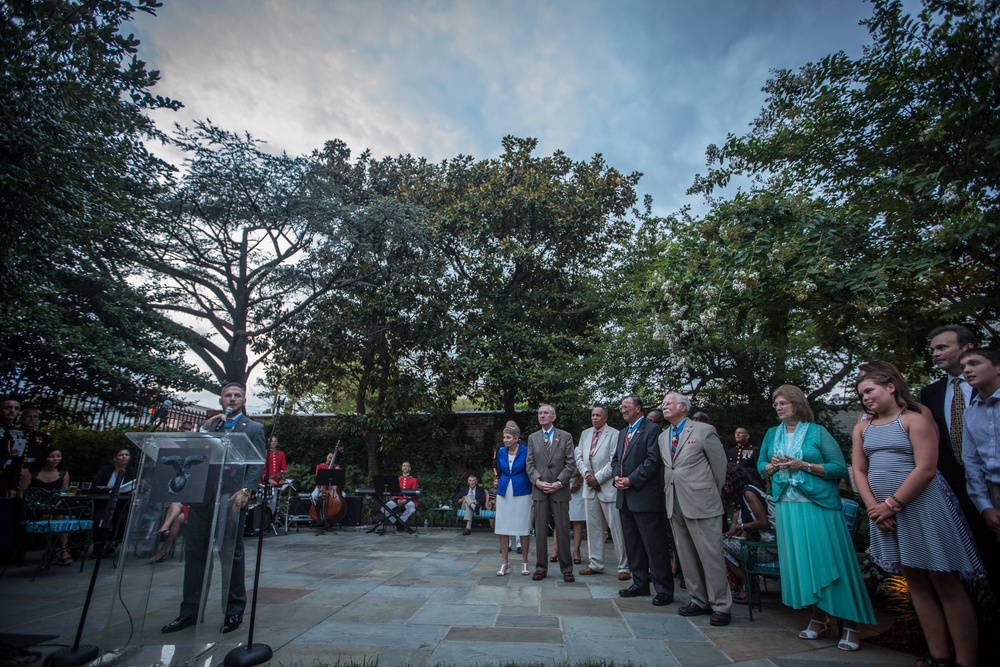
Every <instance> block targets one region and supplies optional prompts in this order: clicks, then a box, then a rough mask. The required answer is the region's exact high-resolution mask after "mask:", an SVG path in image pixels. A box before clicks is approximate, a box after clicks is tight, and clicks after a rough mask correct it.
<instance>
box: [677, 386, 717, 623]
mask: <svg viewBox="0 0 1000 667" xmlns="http://www.w3.org/2000/svg"><path fill="white" fill-rule="evenodd" d="M690 409H691V399H689V398H688V397H687V396H682V395H680V394H677V393H669V394H667V395H666V397H664V399H663V416H664V417H666V419H667V421H668V422H669V423H670V428H669V429H668V430H666V431H664V432H663V433H662V434H661V435H660V440H659V445H660V458H662V459H663V487H664V494H665V496H666V504H667V516H668V517H669V518H670V527H671V529H672V530H673V533H674V543H675V544H676V546H677V555H678V556H679V557H680V560H681V567H682V568H683V569H684V579H685V581H686V582H687V589H688V593H690V594H691V602H689V603H688V604H686V605H684V606H683V607H681V608H680V609H678V610H677V613H678V614H680V615H681V616H697V615H699V614H711V618H710V619H709V623H711V624H712V625H716V626H720V625H729V623H730V622H731V621H732V614H731V613H730V610H731V609H732V606H733V596H732V593H731V592H730V590H729V583H728V582H727V581H726V563H725V555H724V553H723V551H722V514H723V512H724V510H723V507H722V485H723V484H724V483H725V481H726V451H725V449H723V447H722V441H721V440H719V434H718V433H716V431H715V427H714V426H711V425H709V424H703V423H701V422H696V421H694V420H693V419H688V412H689V411H690Z"/></svg>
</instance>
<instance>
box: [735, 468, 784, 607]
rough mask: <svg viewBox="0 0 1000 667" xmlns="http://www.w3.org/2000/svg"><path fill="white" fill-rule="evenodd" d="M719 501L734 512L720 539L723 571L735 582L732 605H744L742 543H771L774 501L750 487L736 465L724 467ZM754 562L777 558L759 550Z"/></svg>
mask: <svg viewBox="0 0 1000 667" xmlns="http://www.w3.org/2000/svg"><path fill="white" fill-rule="evenodd" d="M722 499H723V502H725V503H726V505H727V506H734V507H735V508H736V510H735V512H734V513H733V521H732V523H731V524H730V528H729V530H728V531H727V532H726V533H725V535H724V536H723V538H722V548H723V550H724V551H725V558H726V569H727V571H728V574H729V576H730V579H731V580H735V582H736V584H735V586H734V588H735V589H736V590H735V591H733V602H736V603H738V604H746V603H747V602H748V599H749V598H748V596H747V591H746V584H745V580H746V577H745V575H744V573H743V569H742V568H741V567H740V555H741V551H742V542H743V540H746V539H749V540H753V541H755V542H774V540H775V533H774V501H773V500H771V498H770V496H768V495H767V494H766V493H764V491H763V490H762V489H761V488H760V487H758V486H757V485H755V484H754V483H753V481H752V480H751V479H750V475H749V474H748V473H747V469H746V468H744V467H743V466H741V465H740V464H739V463H736V462H730V463H728V464H727V465H726V482H725V484H724V485H723V486H722ZM757 558H758V560H759V561H760V562H762V563H770V562H773V561H775V560H776V559H777V555H776V554H775V553H774V552H773V551H771V550H770V549H760V550H759V551H757Z"/></svg>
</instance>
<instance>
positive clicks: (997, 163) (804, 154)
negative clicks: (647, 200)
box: [693, 0, 1000, 338]
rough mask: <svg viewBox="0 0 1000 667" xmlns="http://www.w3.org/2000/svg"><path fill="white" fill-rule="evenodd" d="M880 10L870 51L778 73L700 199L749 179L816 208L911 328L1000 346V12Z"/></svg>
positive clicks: (949, 0) (961, 7)
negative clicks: (818, 203) (862, 256)
mask: <svg viewBox="0 0 1000 667" xmlns="http://www.w3.org/2000/svg"><path fill="white" fill-rule="evenodd" d="M873 5H874V12H873V16H872V18H871V19H869V20H868V21H866V25H867V27H868V29H869V32H870V33H871V36H872V40H873V43H872V44H871V46H869V47H868V48H866V49H865V51H864V54H863V55H862V56H861V57H860V58H858V59H857V60H852V59H850V58H848V57H847V56H846V55H844V54H843V53H837V54H833V55H830V56H828V57H826V58H823V59H822V60H821V61H820V62H818V63H810V64H808V65H805V66H804V67H802V68H800V69H799V70H798V71H797V72H792V71H789V70H780V71H777V72H775V75H774V78H772V79H771V80H770V81H769V82H768V83H767V85H766V87H765V89H764V90H765V92H766V93H767V94H768V99H767V102H766V104H765V107H764V109H763V110H762V112H761V114H760V116H759V117H758V118H757V120H756V122H755V123H754V126H753V129H752V130H751V132H750V133H749V134H747V135H745V136H742V137H736V136H730V137H729V138H728V139H727V141H726V143H725V145H724V146H723V147H721V148H716V147H714V146H713V147H710V149H709V166H710V168H711V170H710V172H709V174H708V175H707V176H706V177H703V178H702V177H699V179H698V180H697V182H696V184H695V187H694V188H693V191H696V192H703V193H706V194H710V193H712V192H713V191H714V190H715V188H717V187H719V186H722V185H725V184H727V183H729V182H730V180H731V179H732V178H733V177H734V176H747V177H750V178H751V179H752V184H751V188H752V189H753V190H754V191H767V192H769V193H771V194H772V195H773V196H774V197H777V198H781V199H788V198H796V197H797V196H804V197H806V198H810V199H812V198H818V199H820V200H822V201H824V202H826V203H827V206H829V207H830V208H832V209H836V210H837V211H838V212H837V214H836V216H835V217H834V218H833V219H832V220H831V222H832V223H833V224H834V225H837V226H841V225H843V226H845V231H847V229H848V228H849V227H853V228H854V229H855V230H856V231H857V233H858V238H862V239H865V240H866V242H867V243H868V247H867V249H868V250H869V251H870V252H869V253H868V255H869V257H870V258H872V260H873V261H876V263H877V266H878V267H879V268H881V269H882V271H881V273H882V278H883V279H882V280H881V281H879V280H876V281H873V282H872V283H871V284H870V285H867V290H868V291H869V292H870V293H872V294H875V293H877V292H880V291H882V290H891V293H892V294H893V295H895V296H906V297H908V298H910V299H912V300H915V301H919V302H920V303H921V304H922V306H923V308H924V309H925V310H926V311H929V312H923V311H919V310H918V311H917V312H914V313H913V314H912V316H911V317H910V318H909V319H910V320H911V322H912V324H914V325H920V326H921V327H923V325H925V324H929V323H930V322H935V323H937V322H940V321H941V320H948V319H961V320H972V321H974V322H975V323H976V324H977V325H978V326H979V327H981V328H982V329H984V330H986V331H988V332H989V333H990V334H991V335H992V336H993V337H994V338H996V337H997V336H998V333H1000V332H998V321H1000V289H998V288H1000V271H998V269H1000V265H998V263H997V257H998V256H1000V252H998V251H1000V206H998V204H1000V200H998V197H1000V187H998V186H1000V141H998V140H997V138H996V137H997V136H998V131H1000V79H998V77H997V55H996V44H997V42H998V38H1000V2H998V1H997V0H924V2H923V11H921V12H920V13H919V15H918V16H916V17H912V16H910V15H908V14H906V13H905V12H904V10H903V7H902V3H900V2H897V1H893V0H875V2H873ZM831 231H832V230H831ZM860 288H861V286H858V289H859V290H860Z"/></svg>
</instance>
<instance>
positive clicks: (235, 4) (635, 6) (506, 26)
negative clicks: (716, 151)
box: [131, 0, 909, 412]
mask: <svg viewBox="0 0 1000 667" xmlns="http://www.w3.org/2000/svg"><path fill="white" fill-rule="evenodd" d="M907 4H909V3H907ZM870 15H871V6H870V5H869V4H868V3H867V2H864V1H863V0H575V1H572V0H549V1H546V0H533V1H527V0H523V1H522V0H490V1H481V0H464V1H463V0H423V1H417V0H325V1H323V0H294V1H293V0H211V1H210V2H204V1H203V0H164V5H163V7H161V8H160V9H159V10H158V11H157V16H155V17H149V16H145V15H141V16H140V17H139V18H137V19H136V21H135V23H134V24H133V25H132V26H131V28H132V30H134V32H135V34H136V37H138V38H139V40H140V46H139V57H140V58H141V59H143V60H145V61H146V63H147V65H148V67H149V68H150V69H157V70H159V71H160V72H161V76H162V78H161V81H160V83H159V84H158V85H157V86H156V87H155V89H154V92H155V93H157V94H159V95H164V96H169V97H172V98H175V99H178V100H180V101H181V102H182V103H183V104H184V108H183V109H181V110H180V111H179V112H176V113H173V112H169V111H158V112H155V114H156V115H155V116H154V118H155V119H156V121H157V123H158V124H159V125H160V126H161V127H162V128H164V129H167V130H169V129H171V128H172V127H173V125H174V123H179V124H181V125H184V126H191V124H192V122H193V121H194V120H195V119H202V120H203V119H211V120H212V121H213V122H214V123H216V124H217V125H219V126H221V127H223V128H224V129H227V130H231V131H238V132H244V131H245V132H249V133H251V134H252V135H253V136H255V137H257V138H259V139H263V140H265V141H266V142H267V147H268V149H269V150H272V151H274V152H281V151H285V152H288V153H289V154H292V155H299V154H306V153H310V152H312V151H313V150H317V149H320V148H322V146H323V144H324V143H325V142H326V141H328V140H331V139H334V138H339V139H342V140H343V141H345V142H346V143H347V145H348V146H349V147H350V148H351V149H352V152H353V154H354V155H357V154H359V153H360V152H362V151H363V150H365V149H371V151H372V153H373V154H374V155H375V157H382V156H386V155H399V154H406V153H409V154H412V155H414V156H420V157H425V158H427V159H429V160H431V161H432V162H440V161H442V160H445V159H449V158H453V157H455V156H457V155H460V154H464V155H471V156H473V157H474V158H476V159H485V158H490V157H495V156H497V155H499V153H500V151H501V139H502V138H503V137H504V136H506V135H513V136H516V137H534V138H536V139H538V141H539V148H538V154H541V155H549V154H551V153H553V152H554V151H556V150H562V151H564V152H565V153H566V154H567V155H568V156H569V157H571V158H573V159H575V160H588V159H590V158H591V157H593V156H594V155H595V154H597V153H600V154H602V155H603V156H604V158H605V160H606V161H607V163H608V164H609V165H610V166H612V167H614V168H616V169H618V170H619V171H622V172H625V173H630V172H633V171H638V172H641V173H642V174H644V176H643V178H642V180H641V181H640V183H639V187H638V190H639V194H640V197H641V196H643V195H647V194H648V195H650V196H652V198H653V210H654V213H656V214H660V215H666V214H669V213H672V212H675V211H678V210H680V209H681V208H682V207H683V206H685V205H690V206H693V207H694V208H695V210H698V208H699V207H700V206H701V205H702V202H701V200H700V199H698V198H696V197H691V196H688V195H686V194H685V192H686V190H687V188H688V187H689V186H690V185H691V183H692V182H693V181H694V177H695V175H696V174H698V173H703V172H704V171H705V149H706V147H707V146H708V145H709V144H713V143H715V144H721V143H723V142H724V141H725V139H726V136H727V134H743V133H745V132H746V131H747V130H748V129H749V125H750V123H751V122H752V121H753V119H754V118H755V117H756V115H757V114H758V112H759V111H760V109H761V106H762V105H763V103H764V99H765V96H764V93H763V92H762V91H761V88H762V87H763V85H764V84H765V83H766V81H767V80H768V78H769V76H770V72H771V71H772V70H774V69H797V68H799V67H801V66H803V65H805V64H806V63H808V62H814V61H817V60H819V59H821V58H822V57H824V56H825V55H828V54H830V53H835V52H837V51H844V52H845V53H847V54H848V55H849V56H855V57H856V56H859V55H860V54H861V51H862V47H863V46H864V45H865V44H867V43H869V36H868V32H867V30H866V29H865V28H864V27H863V26H860V25H859V21H860V20H862V19H864V18H867V17H869V16H870ZM164 155H165V156H166V157H167V158H168V159H176V158H177V156H173V155H170V154H169V153H164ZM252 384H253V378H251V385H252ZM250 393H251V394H253V387H252V386H251V391H250ZM184 398H187V399H188V400H197V401H199V402H200V403H201V404H203V405H217V397H216V396H214V395H212V394H192V395H188V396H185V397H184ZM248 407H249V408H250V411H251V412H253V411H254V409H255V408H256V409H260V408H261V407H263V401H260V400H257V399H255V398H253V397H251V399H250V401H249V403H248Z"/></svg>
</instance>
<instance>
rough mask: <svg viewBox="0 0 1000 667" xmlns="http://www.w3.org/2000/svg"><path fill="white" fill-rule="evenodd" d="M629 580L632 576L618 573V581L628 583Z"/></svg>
mask: <svg viewBox="0 0 1000 667" xmlns="http://www.w3.org/2000/svg"><path fill="white" fill-rule="evenodd" d="M631 578H632V575H631V574H629V573H628V572H619V573H618V581H628V580H629V579H631Z"/></svg>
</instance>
